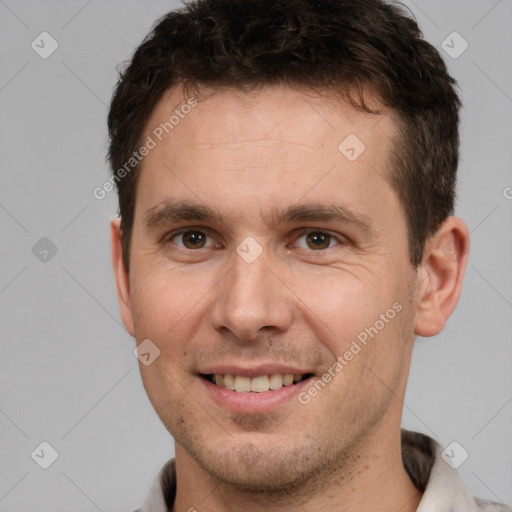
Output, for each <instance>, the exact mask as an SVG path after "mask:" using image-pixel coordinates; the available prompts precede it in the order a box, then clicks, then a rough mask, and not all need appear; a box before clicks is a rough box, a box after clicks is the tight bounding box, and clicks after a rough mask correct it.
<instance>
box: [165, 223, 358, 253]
mask: <svg viewBox="0 0 512 512" xmlns="http://www.w3.org/2000/svg"><path fill="white" fill-rule="evenodd" d="M189 232H198V233H202V234H205V235H206V236H208V237H210V238H214V237H213V235H212V234H211V233H210V232H209V230H207V229H205V228H201V229H196V228H194V227H186V228H181V229H178V230H176V231H172V232H171V233H168V234H167V235H166V236H165V237H164V238H163V243H164V244H166V243H169V242H172V240H173V239H174V238H176V237H177V236H179V235H182V234H184V233H189ZM310 233H320V234H323V235H329V236H330V237H331V239H333V240H335V241H336V242H338V244H337V245H347V244H348V243H349V241H348V239H347V238H345V237H343V236H341V235H334V234H332V233H330V232H329V231H325V230H322V229H316V228H302V229H300V230H299V232H298V233H297V237H296V239H295V241H297V240H298V239H300V238H302V237H303V236H307V235H308V234H310ZM178 247H179V248H180V249H184V250H186V251H197V250H199V249H209V248H210V247H200V248H199V249H188V248H187V247H182V246H180V245H178ZM333 247H334V246H333ZM333 247H326V248H325V249H318V250H314V249H309V250H310V251H311V252H325V251H326V250H327V249H332V248H333Z"/></svg>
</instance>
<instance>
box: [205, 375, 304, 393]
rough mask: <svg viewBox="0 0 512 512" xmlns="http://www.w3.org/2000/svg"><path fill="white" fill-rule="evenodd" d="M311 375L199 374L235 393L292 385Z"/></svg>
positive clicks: (272, 389) (271, 389) (273, 389)
mask: <svg viewBox="0 0 512 512" xmlns="http://www.w3.org/2000/svg"><path fill="white" fill-rule="evenodd" d="M311 376H312V374H311V373H306V374H292V373H286V374H282V373H273V374H271V375H259V376H256V377H252V378H251V377H247V376H245V375H229V374H226V375H222V374H218V373H215V374H209V375H201V377H203V378H204V379H206V380H208V381H209V382H211V383H212V384H215V385H216V386H219V387H221V388H225V389H228V390H229V391H236V392H237V393H265V392H266V391H277V390H279V389H281V388H282V387H284V386H292V385H294V384H297V383H298V382H301V381H302V380H304V379H307V378H309V377H311Z"/></svg>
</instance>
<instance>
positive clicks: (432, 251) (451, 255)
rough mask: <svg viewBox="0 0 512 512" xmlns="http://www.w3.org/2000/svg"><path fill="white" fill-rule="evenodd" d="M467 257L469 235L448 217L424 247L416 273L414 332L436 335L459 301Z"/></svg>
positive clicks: (460, 221)
mask: <svg viewBox="0 0 512 512" xmlns="http://www.w3.org/2000/svg"><path fill="white" fill-rule="evenodd" d="M468 256H469V232H468V229H467V227H466V225H465V224H464V222H463V221H462V220H461V219H459V218H457V217H448V218H447V219H446V220H445V221H444V222H443V224H442V225H441V226H440V228H439V229H438V230H437V232H436V233H435V234H434V235H433V236H432V237H431V238H430V239H429V240H428V241H427V243H426V244H425V252H424V255H423V261H422V264H421V268H420V269H419V272H418V282H417V294H416V303H417V306H416V315H415V322H414V332H415V334H417V335H419V336H425V337H428V336H435V335H436V334H438V333H440V332H441V331H442V330H443V328H444V326H445V324H446V321H447V320H448V318H449V316H450V315H451V314H452V312H453V310H454V309H455V306H456V305H457V302H458V300H459V297H460V293H461V290H462V281H463V278H464V271H465V268H466V264H467V260H468Z"/></svg>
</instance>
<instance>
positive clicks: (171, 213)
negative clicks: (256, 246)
mask: <svg viewBox="0 0 512 512" xmlns="http://www.w3.org/2000/svg"><path fill="white" fill-rule="evenodd" d="M262 218H263V221H264V222H265V225H266V226H267V228H268V229H272V228H275V227H276V226H279V225H281V224H286V223H292V222H305V221H323V222H339V223H343V224H352V225H355V226H356V227H357V228H358V229H360V230H363V231H365V232H367V233H372V232H374V231H375V230H374V228H373V226H372V222H371V219H370V218H369V217H368V216H366V215H364V214H362V213H359V212H355V211H352V210H351V209H349V208H347V207H345V206H343V205H340V204H327V205H326V204H320V203H305V204H298V205H293V206H289V207H288V208H280V207H277V208H274V209H273V210H272V211H271V212H270V213H265V214H263V213H262ZM183 221H194V222H216V223H219V224H226V219H225V218H224V217H223V216H222V214H221V213H220V212H219V211H218V210H216V209H214V208H211V207H209V206H207V205H205V204H201V203H196V202H193V201H190V200H168V201H164V202H163V203H160V204H158V205H157V206H155V207H153V208H151V209H150V210H148V211H147V213H146V218H145V225H146V228H148V229H153V228H157V227H158V226H161V225H165V224H170V223H177V222H183Z"/></svg>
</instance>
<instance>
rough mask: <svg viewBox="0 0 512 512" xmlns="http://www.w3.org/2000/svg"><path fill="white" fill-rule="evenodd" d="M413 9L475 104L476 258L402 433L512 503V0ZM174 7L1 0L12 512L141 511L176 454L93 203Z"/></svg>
mask: <svg viewBox="0 0 512 512" xmlns="http://www.w3.org/2000/svg"><path fill="white" fill-rule="evenodd" d="M406 4H407V5H408V6H409V7H410V9H411V10H412V12H413V13H414V14H415V16H416V18H417V20H418V22H419V24H420V26H421V27H422V29H423V31H424V33H425V35H426V37H427V39H428V40H430V41H431V42H432V43H433V44H434V45H435V46H436V47H438V48H439V49H440V51H441V52H442V54H443V56H444V57H445V60H446V61H447V63H448V65H449V67H450V70H451V72H452V73H453V75H454V76H455V77H456V79H457V80H458V81H459V83H460V86H461V88H462V90H463V99H464V103H465V108H464V112H463V122H462V127H461V130H462V162H461V168H460V178H459V197H460V199H459V201H458V205H457V214H458V215H459V216H461V217H462V218H463V219H464V220H465V221H466V222H467V224H468V226H469V229H470V230H471V233H472V251H471V257H470V260H469V266H468V269H467V275H466V280H465V285H464V289H463V294H462V298H461V301H460V303H459V306H458V308H457V310H456V312H455V313H454V315H453V317H452V318H451V319H450V321H449V323H448V325H447V327H446V329H445V331H444V332H443V333H442V334H441V335H439V336H438V337H436V338H434V339H418V341H417V343H416V347H415V352H414V356H413V364H412V368H411V377H410V384H409V388H408V392H407V395H406V398H405V407H404V420H403V424H404V426H405V427H406V428H411V429H414V430H418V431H421V432H425V433H427V434H429V435H431V436H433V437H435V438H436V439H437V440H438V441H439V442H440V443H441V444H442V445H443V446H446V445H448V444H449V443H451V442H452V441H457V442H458V443H459V444H460V445H461V446H462V447H463V448H464V449H465V450H466V451H467V452H468V453H469V458H468V459H467V460H466V461H465V462H464V463H463V464H462V465H461V466H460V468H459V470H460V473H461V477H462V480H463V482H464V483H465V485H466V486H467V487H468V488H469V489H471V491H472V492H474V493H475V494H478V495H480V496H482V497H487V498H490V499H493V500H496V501H504V502H507V503H509V504H511V503H512V486H511V485H510V483H511V482H512V462H511V461H512V436H511V432H512V428H511V427H512V371H511V363H512V344H511V343H510V341H511V332H512V314H511V313H512V272H511V270H510V263H511V261H512V237H511V236H510V226H511V220H512V219H511V209H512V200H511V199H510V198H511V197H512V188H507V187H512V173H511V172H510V169H511V162H512V150H511V147H512V144H511V134H512V130H511V128H512V126H511V124H512V123H511V121H512V70H511V66H510V62H511V60H510V59H511V57H512V31H511V30H510V27H511V22H512V2H511V0H501V1H496V0H492V1H491V0H490V1H487V0H480V1H474V0H473V1H467V0H464V1H463V0H458V1H451V2H446V1H421V3H419V0H417V1H416V2H415V3H413V2H406ZM175 5H177V3H176V2H169V1H152V2H142V1H141V0H139V1H135V0H131V1H124V2H115V1H111V0H110V1H100V0H90V1H84V0H79V1H75V0H73V1H68V2H58V1H19V0H18V1H15V0H0V59H1V60H0V109H1V110H0V112H1V115H0V150H1V153H0V158H1V160H0V162H1V172H2V186H1V188H0V224H1V230H2V231H1V232H2V244H1V248H0V251H1V253H0V256H1V260H0V261H1V265H0V315H1V318H0V322H1V333H2V338H1V349H2V350H1V358H0V390H1V393H0V510H1V511H13V512H14V511H29V510H30V511H32V510H39V511H41V512H44V511H52V512H59V511H69V510H73V511H94V510H101V511H107V510H109V511H131V510H133V509H134V508H135V507H137V506H139V505H140V504H141V502H142V500H143V497H144V496H145V494H146V492H147V490H148V488H149V486H150V483H151V481H152V479H153V478H154V475H155V474H156V472H157V471H158V470H159V468H160V467H161V465H162V464H163V463H164V462H165V461H166V460H167V459H168V458H169V457H170V456H171V455H172V454H173V447H172V439H171V437H170V436H169V434H168V433H167V432H166V430H165V429H164V427H163V426H162V425H161V423H160V421H159V420H158V418H157V416H156V414H155V413H154V411H153V409H152V407H151V405H150V404H149V401H148V399H147V397H146V395H145V392H144V389H143V387H142V384H141V380H140V376H139V373H138V368H137V360H136V359H135V357H134V356H133V354H132V351H133V348H134V341H133V340H132V338H131V337H130V336H129V335H128V334H127V333H126V332H125V330H124V328H123V326H122V325H121V323H120V318H119V313H118V306H117V300H116V295H115V288H114V281H113V277H112V271H111V265H110V247H109V227H108V224H109V220H110V218H111V217H112V216H113V215H114V214H115V212H116V208H117V201H116V197H115V193H113V192H112V193H110V194H108V196H107V198H105V199H104V200H102V201H99V200H96V199H95V198H94V197H93V195H92V191H93V189H94V188H95V187H96V186H101V185H102V183H103V182H104V181H105V180H106V179H107V178H108V169H107V166H106V164H105V151H106V122H105V119H106V113H107V105H108V102H109V99H110V95H111V91H112V87H113V85H114V83H115V81H116V76H117V74H116V69H115V68H116V65H117V64H118V63H120V62H121V61H123V60H125V59H127V58H128V57H129V56H130V54H131V52H132V51H133V49H134V48H135V46H136V45H137V44H138V43H139V42H140V40H141V39H142V38H143V36H144V35H145V34H146V33H147V31H148V30H149V28H150V27H151V25H152V24H153V22H154V21H155V20H156V19H157V17H159V16H160V15H161V14H163V13H164V12H166V11H167V10H169V9H171V8H172V7H174V6H175ZM43 31H47V32H49V33H50V34H51V35H52V37H53V38H54V39H55V40H56V41H57V42H58V45H59V46H58V49H57V50H56V51H55V53H53V54H52V55H51V56H50V57H48V58H47V59H42V58H41V57H40V56H39V55H38V54H37V53H36V52H35V51H34V50H33V49H32V48H31V42H32V41H33V40H35V39H36V38H37V36H38V35H39V34H40V33H41V32H43ZM453 31H457V32H458V33H460V34H461V35H462V37H463V38H464V39H465V40H466V41H467V42H468V44H469V48H468V49H467V50H466V51H465V52H464V53H463V54H462V55H460V56H459V57H458V58H456V59H454V58H452V57H450V56H448V55H447V54H446V53H445V52H444V50H443V49H442V47H441V45H442V42H443V41H444V40H445V39H446V37H447V36H448V35H449V34H451V33H452V32H453ZM38 40H39V41H40V39H36V42H37V41H38ZM448 41H450V40H448ZM450 44H451V43H450ZM452 46H454V50H460V49H461V46H460V40H455V42H454V44H453V45H452ZM45 48H46V49H48V48H49V44H48V41H47V43H45ZM43 237H47V238H48V239H50V240H51V241H52V242H53V244H54V245H55V246H56V248H57V253H56V254H55V255H52V252H51V250H50V252H49V253H48V254H47V255H46V254H45V253H44V252H41V251H44V250H45V247H46V249H48V247H47V246H45V244H48V242H47V241H42V242H39V244H40V245H37V246H36V249H34V252H35V253H36V254H34V252H33V247H34V245H35V244H36V243H38V241H39V240H40V239H41V238H43ZM41 244H42V245H41ZM45 256H46V261H40V258H44V257H45ZM42 441H47V442H49V443H50V444H51V445H52V446H53V447H54V448H55V449H56V450H57V452H58V454H59V456H58V458H57V460H56V461H55V462H54V464H53V465H51V466H50V467H49V468H48V469H46V470H44V469H42V468H40V467H39V466H38V465H37V464H36V462H34V460H33V459H32V458H31V453H32V452H33V450H34V449H35V448H36V447H37V446H38V445H39V444H40V443H41V442H42ZM47 453H48V452H47ZM45 456H46V455H45Z"/></svg>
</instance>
